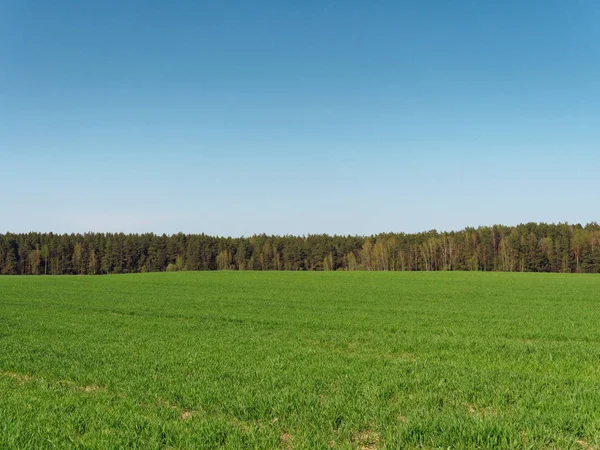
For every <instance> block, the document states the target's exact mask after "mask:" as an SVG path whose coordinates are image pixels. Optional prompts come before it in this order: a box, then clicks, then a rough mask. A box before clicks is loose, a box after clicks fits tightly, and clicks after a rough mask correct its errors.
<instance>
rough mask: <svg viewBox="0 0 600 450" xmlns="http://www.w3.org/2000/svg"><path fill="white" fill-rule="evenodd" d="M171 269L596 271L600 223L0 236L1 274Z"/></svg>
mask: <svg viewBox="0 0 600 450" xmlns="http://www.w3.org/2000/svg"><path fill="white" fill-rule="evenodd" d="M178 270H379V271H415V270H418V271H433V270H474V271H511V272H515V271H519V272H578V273H598V272H600V225H598V224H597V223H595V222H593V223H589V224H587V225H585V226H582V225H579V224H577V225H570V224H567V223H559V224H545V223H539V224H538V223H527V224H521V225H517V226H512V227H511V226H503V225H494V226H484V227H478V228H472V227H469V228H465V229H464V230H461V231H449V232H438V231H436V230H431V231H426V232H422V233H412V234H407V233H381V234H378V235H373V236H338V235H334V236H330V235H326V234H314V235H308V236H268V235H265V234H260V235H254V236H251V237H241V238H231V237H215V236H208V235H205V234H183V233H178V234H173V235H165V234H163V235H156V234H153V233H146V234H124V233H85V234H54V233H19V234H15V233H6V234H0V273H1V274H6V275H17V274H22V275H31V274H35V275H40V274H48V275H63V274H89V275H96V274H113V273H115V274H116V273H135V272H162V271H178Z"/></svg>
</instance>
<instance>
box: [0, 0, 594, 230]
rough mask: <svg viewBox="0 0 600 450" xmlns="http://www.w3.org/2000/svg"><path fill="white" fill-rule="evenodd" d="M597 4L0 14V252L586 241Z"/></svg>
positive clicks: (85, 8)
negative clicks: (58, 237)
mask: <svg viewBox="0 0 600 450" xmlns="http://www.w3.org/2000/svg"><path fill="white" fill-rule="evenodd" d="M598 23H600V3H598V2H595V1H585V0H578V1H558V0H544V1H535V0H531V1H526V2H523V1H516V0H514V1H513V0H511V1H503V2H495V1H494V2H492V1H489V2H488V1H456V2H448V1H422V2H421V1H418V2H417V1H414V2H402V1H385V0H380V1H374V2H366V1H349V0H348V1H343V2H342V1H337V2H333V1H332V2H323V1H304V2H280V1H259V2H247V1H168V2H167V1H161V2H153V1H118V2H117V1H90V2H80V1H75V0H73V1H55V2H47V1H27V0H10V1H6V0H0V164H1V169H2V176H1V177H0V189H1V190H2V196H1V197H0V232H4V231H13V232H26V231H54V232H61V233H62V232H85V231H125V232H144V231H153V232H157V233H163V232H165V233H174V232H178V231H183V232H188V233H201V232H205V233H209V234H216V235H232V236H240V235H246V236H247V235H251V234H253V233H262V232H266V233H275V234H306V233H321V232H325V233H330V234H334V233H337V234H371V233H378V232H385V231H406V232H414V231H421V230H427V229H433V228H436V229H438V230H448V229H460V228H463V227H465V226H477V225H489V224H493V223H503V224H508V225H513V224H517V223H521V222H529V221H545V222H559V221H560V222H564V221H568V222H589V221H593V220H598V219H599V215H598V209H597V207H598V203H599V202H598V200H600V191H599V189H598V173H599V172H598V169H599V167H600V164H599V163H600V120H599V119H600V27H598Z"/></svg>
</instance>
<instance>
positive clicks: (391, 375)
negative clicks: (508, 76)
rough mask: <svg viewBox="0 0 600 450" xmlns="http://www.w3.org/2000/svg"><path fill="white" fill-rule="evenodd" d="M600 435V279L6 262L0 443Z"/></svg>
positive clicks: (525, 444) (538, 442)
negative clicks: (114, 272)
mask: <svg viewBox="0 0 600 450" xmlns="http://www.w3.org/2000/svg"><path fill="white" fill-rule="evenodd" d="M71 447H72V448H107V449H109V448H110V449H114V448H124V447H129V448H143V449H149V448H220V447H224V448H259V449H278V448H281V449H320V448H323V449H327V448H335V449H351V448H352V449H356V448H358V449H370V450H374V449H384V448H385V449H400V448H482V449H490V448H540V449H547V448H560V449H568V448H572V449H580V450H590V449H593V448H594V449H598V448H600V276H593V275H589V276H585V275H558V274H507V273H487V274H484V273H381V272H379V273H374V272H371V273H367V272H362V273H356V272H355V273H351V272H344V273H341V272H338V273H326V272H323V273H260V272H205V273H195V272H180V273H169V274H167V273H157V274H139V275H118V276H98V277H91V276H89V277H85V276H84V277H67V276H63V277H50V276H48V277H26V276H23V277H0V448H2V449H12V448H71Z"/></svg>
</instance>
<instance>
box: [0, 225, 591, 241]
mask: <svg viewBox="0 0 600 450" xmlns="http://www.w3.org/2000/svg"><path fill="white" fill-rule="evenodd" d="M527 225H536V226H540V225H547V226H560V225H565V226H568V227H581V228H583V229H585V228H589V227H591V228H594V227H597V226H598V222H597V221H595V220H593V221H591V222H587V223H570V222H566V221H565V222H521V223H518V224H515V225H507V224H501V223H495V224H492V225H470V226H466V227H463V228H460V229H446V230H442V229H437V228H431V229H428V230H421V231H417V232H406V231H380V232H377V233H371V234H340V233H306V234H289V233H288V234H270V233H264V232H263V233H254V234H251V235H222V234H209V233H204V232H197V233H185V232H183V231H177V232H175V233H156V232H154V231H141V232H123V231H84V232H67V233H57V232H54V231H19V232H14V231H6V232H0V236H2V235H7V234H13V235H26V234H40V235H48V234H53V235H55V236H63V235H82V236H83V235H86V234H104V235H110V234H113V235H114V234H125V235H139V236H141V235H148V234H151V235H154V236H157V237H160V236H164V235H166V236H167V237H171V236H176V235H179V234H183V235H186V236H202V235H204V236H208V237H212V238H217V239H249V238H252V237H256V236H267V237H297V238H307V237H309V236H329V237H350V238H352V237H356V238H371V237H377V236H381V235H388V234H391V235H414V234H427V233H437V234H456V233H461V232H464V231H466V230H468V229H473V230H479V229H485V228H488V229H492V228H494V227H503V228H510V229H516V228H519V227H522V226H527Z"/></svg>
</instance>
